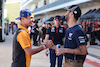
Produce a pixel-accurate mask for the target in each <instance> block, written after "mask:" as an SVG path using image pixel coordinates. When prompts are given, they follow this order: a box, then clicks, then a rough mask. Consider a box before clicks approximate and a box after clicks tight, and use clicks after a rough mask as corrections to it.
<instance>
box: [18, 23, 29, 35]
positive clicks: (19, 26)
mask: <svg viewBox="0 0 100 67" xmlns="http://www.w3.org/2000/svg"><path fill="white" fill-rule="evenodd" d="M18 28H21V29H23V30H25V31H26V32H27V33H29V31H28V29H27V28H25V27H24V26H22V25H20V24H18Z"/></svg>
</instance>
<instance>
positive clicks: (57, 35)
mask: <svg viewBox="0 0 100 67" xmlns="http://www.w3.org/2000/svg"><path fill="white" fill-rule="evenodd" d="M60 22H61V16H59V15H57V16H55V18H54V25H55V26H54V27H49V28H48V29H47V33H46V37H45V40H52V41H53V43H54V44H55V45H57V44H60V46H63V38H64V36H65V29H64V27H62V26H60ZM56 57H57V58H58V65H57V67H62V59H63V54H61V55H59V56H56V53H55V50H52V49H50V63H51V65H50V67H55V64H56Z"/></svg>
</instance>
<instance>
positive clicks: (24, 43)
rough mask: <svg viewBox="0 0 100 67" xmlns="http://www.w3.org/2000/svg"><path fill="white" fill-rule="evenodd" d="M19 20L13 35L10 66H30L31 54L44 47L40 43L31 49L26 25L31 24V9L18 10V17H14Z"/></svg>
mask: <svg viewBox="0 0 100 67" xmlns="http://www.w3.org/2000/svg"><path fill="white" fill-rule="evenodd" d="M16 19H19V20H20V21H21V22H20V24H19V25H18V29H17V31H16V32H15V34H14V37H13V62H12V65H11V67H30V61H31V55H33V54H36V53H38V52H40V51H42V50H44V49H45V46H44V45H42V46H40V47H38V48H35V49H32V46H31V40H30V36H29V31H28V29H27V28H28V27H29V26H31V25H32V22H33V17H31V11H30V10H29V9H24V10H21V11H20V17H18V18H16Z"/></svg>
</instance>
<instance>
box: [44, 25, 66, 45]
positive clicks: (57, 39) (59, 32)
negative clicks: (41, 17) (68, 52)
mask: <svg viewBox="0 0 100 67" xmlns="http://www.w3.org/2000/svg"><path fill="white" fill-rule="evenodd" d="M46 34H49V39H50V40H52V41H53V43H54V44H55V45H57V44H61V45H63V39H62V38H64V37H65V29H64V27H62V26H59V27H58V28H56V27H55V26H54V27H52V28H50V27H49V28H48V29H47V32H46Z"/></svg>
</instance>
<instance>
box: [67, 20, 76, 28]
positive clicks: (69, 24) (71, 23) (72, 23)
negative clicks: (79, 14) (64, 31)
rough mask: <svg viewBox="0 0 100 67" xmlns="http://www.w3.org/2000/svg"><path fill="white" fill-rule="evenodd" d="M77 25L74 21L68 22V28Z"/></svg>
mask: <svg viewBox="0 0 100 67" xmlns="http://www.w3.org/2000/svg"><path fill="white" fill-rule="evenodd" d="M76 23H77V21H76V20H75V19H71V20H69V21H68V27H69V28H70V27H73V26H74V25H75V24H76Z"/></svg>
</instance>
